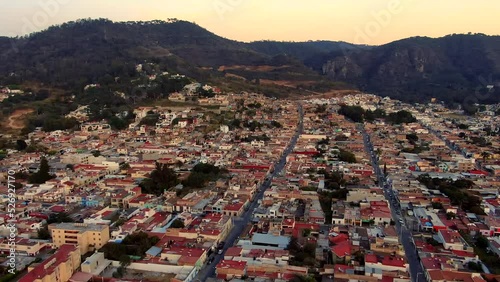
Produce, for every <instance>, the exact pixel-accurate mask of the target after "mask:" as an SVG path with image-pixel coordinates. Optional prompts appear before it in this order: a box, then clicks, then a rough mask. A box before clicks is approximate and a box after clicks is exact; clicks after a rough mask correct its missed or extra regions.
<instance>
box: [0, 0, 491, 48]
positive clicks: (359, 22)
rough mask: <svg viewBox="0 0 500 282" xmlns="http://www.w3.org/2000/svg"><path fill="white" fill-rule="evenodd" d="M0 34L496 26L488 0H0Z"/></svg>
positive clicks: (226, 33) (393, 33)
mask: <svg viewBox="0 0 500 282" xmlns="http://www.w3.org/2000/svg"><path fill="white" fill-rule="evenodd" d="M0 3H1V7H2V15H1V16H0V20H1V23H2V24H1V25H0V35H4V36H15V35H24V34H27V33H31V32H34V31H40V30H43V29H45V28H47V27H49V26H50V25H53V24H60V23H64V22H67V21H71V20H76V19H80V18H108V19H111V20H113V21H128V20H153V19H160V20H166V19H167V18H178V19H182V20H188V21H191V22H196V23H197V24H199V25H200V26H202V27H204V28H206V29H208V30H210V31H212V32H214V33H216V34H218V35H220V36H223V37H227V38H230V39H235V40H240V41H255V40H266V39H271V40H284V41H306V40H320V39H324V40H342V41H347V42H352V43H361V44H371V45H376V44H384V43H388V42H390V41H394V40H398V39H402V38H406V37H411V36H416V35H421V36H431V37H439V36H443V35H446V34H451V33H467V32H473V33H485V34H490V35H495V34H499V33H500V21H499V20H498V15H499V14H500V1H492V0H476V1H470V0H307V1H305V0H175V1H174V0H147V1H139V0H16V1H11V0H0Z"/></svg>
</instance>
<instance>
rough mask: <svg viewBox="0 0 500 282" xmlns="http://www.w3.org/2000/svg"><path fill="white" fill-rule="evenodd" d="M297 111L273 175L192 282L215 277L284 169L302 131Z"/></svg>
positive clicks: (301, 114)
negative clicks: (218, 268)
mask: <svg viewBox="0 0 500 282" xmlns="http://www.w3.org/2000/svg"><path fill="white" fill-rule="evenodd" d="M298 111H299V124H298V125H297V130H296V132H295V134H294V136H293V137H292V139H291V140H290V143H289V144H288V146H287V148H286V149H285V151H284V152H283V154H282V155H281V158H280V159H279V161H278V163H276V164H275V166H274V171H273V173H272V174H271V176H270V177H269V178H267V179H266V180H265V181H264V183H262V185H261V186H260V189H259V191H258V192H257V194H256V195H255V198H254V200H253V201H252V202H251V203H250V205H249V206H248V209H247V210H246V211H245V212H244V213H243V215H242V216H241V217H240V218H238V219H234V218H233V228H232V230H231V232H230V233H229V235H228V236H227V238H226V240H225V244H224V247H223V249H222V254H217V253H215V254H213V260H212V262H211V263H208V264H206V265H205V266H204V267H203V268H202V269H201V270H200V271H199V272H198V274H197V275H196V278H195V279H194V281H206V280H207V279H208V278H209V277H215V266H216V265H217V264H218V263H219V262H220V261H221V260H222V259H223V258H224V253H225V252H226V251H227V249H228V248H230V247H231V246H233V245H234V243H235V242H236V240H237V239H238V238H239V237H240V235H242V234H241V233H242V232H243V230H245V227H246V226H247V225H248V224H249V223H250V221H251V219H252V214H253V211H254V210H255V209H256V208H257V206H258V203H259V200H262V198H263V197H264V192H265V191H266V190H267V189H269V187H270V186H271V182H272V179H273V177H274V176H276V175H277V174H278V173H280V172H281V170H283V168H284V167H285V164H286V158H287V156H288V155H289V154H290V153H291V152H292V151H293V149H294V148H295V145H296V144H297V140H298V138H299V136H300V134H301V133H302V130H303V118H304V112H303V110H302V105H300V104H299V105H298Z"/></svg>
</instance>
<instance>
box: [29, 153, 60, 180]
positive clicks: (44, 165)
mask: <svg viewBox="0 0 500 282" xmlns="http://www.w3.org/2000/svg"><path fill="white" fill-rule="evenodd" d="M54 177H55V176H54V175H51V174H50V166H49V162H48V161H47V159H46V158H45V157H42V159H41V160H40V168H39V169H38V171H37V172H36V173H34V174H32V175H31V176H30V178H29V182H30V183H32V184H43V183H45V181H47V180H50V179H52V178H54Z"/></svg>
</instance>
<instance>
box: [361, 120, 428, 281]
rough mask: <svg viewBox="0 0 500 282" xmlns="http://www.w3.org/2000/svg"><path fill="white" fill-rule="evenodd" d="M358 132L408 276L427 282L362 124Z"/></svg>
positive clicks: (399, 210)
mask: <svg viewBox="0 0 500 282" xmlns="http://www.w3.org/2000/svg"><path fill="white" fill-rule="evenodd" d="M358 130H360V131H361V132H362V133H363V141H364V144H365V149H366V151H367V152H368V154H369V155H370V158H371V162H372V165H373V167H374V170H375V173H376V175H377V179H378V180H379V182H378V183H379V186H380V187H382V188H383V189H384V195H385V198H386V199H387V200H388V201H389V203H390V205H391V213H392V218H393V220H394V222H395V223H396V230H397V231H398V234H399V235H400V236H399V239H400V242H401V244H402V245H403V248H404V250H405V256H406V259H407V261H408V263H409V265H410V276H411V279H412V281H414V282H422V281H427V280H426V279H425V277H424V275H423V273H424V272H423V267H422V264H421V262H420V258H419V257H418V253H417V250H416V248H415V243H414V241H413V236H412V234H411V231H410V230H408V228H407V227H406V224H405V223H404V217H403V216H402V215H401V206H400V204H399V199H398V196H397V194H396V193H395V192H394V190H393V189H392V183H391V181H390V180H387V179H386V178H385V175H384V174H383V172H382V171H381V169H380V166H379V164H378V160H377V158H378V157H377V155H376V154H375V152H374V151H373V145H372V143H371V140H370V136H369V135H368V134H367V133H366V131H365V129H364V125H363V124H358Z"/></svg>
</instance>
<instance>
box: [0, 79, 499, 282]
mask: <svg viewBox="0 0 500 282" xmlns="http://www.w3.org/2000/svg"><path fill="white" fill-rule="evenodd" d="M94 87H98V85H89V86H88V88H94ZM198 89H203V91H210V93H212V94H213V95H209V96H207V97H203V98H200V97H199V95H200V94H199V93H200V92H199V90H198ZM8 93H9V92H8ZM192 98H196V99H194V100H195V101H197V104H193V103H185V102H186V101H187V100H191V99H192ZM169 100H171V101H173V102H175V103H180V104H172V105H169V106H149V107H137V108H136V109H135V110H134V111H133V116H134V120H133V121H131V123H130V124H129V125H128V126H127V127H126V128H125V129H123V130H115V129H113V128H112V126H110V124H108V123H107V122H106V121H102V122H95V121H94V122H90V121H88V116H87V111H86V109H85V107H82V108H79V109H77V110H76V111H74V112H72V113H71V114H70V115H71V117H73V118H76V119H78V120H79V121H80V122H81V125H80V127H79V130H77V131H70V130H55V131H44V130H40V129H37V130H35V131H34V132H32V133H30V134H29V136H28V137H29V138H28V139H27V140H22V142H19V143H21V145H23V143H25V144H24V145H25V146H20V147H24V148H19V150H13V149H9V151H8V152H7V156H6V157H5V158H4V159H2V160H1V161H0V162H1V167H2V170H3V171H2V175H3V176H2V177H3V182H4V183H7V174H8V173H9V175H10V172H15V174H14V175H13V176H15V184H13V185H15V187H16V189H15V192H16V194H15V197H16V201H15V212H13V216H11V215H10V212H8V211H7V210H8V209H7V204H8V203H9V198H8V197H7V195H8V192H7V191H8V189H9V188H10V185H9V186H7V185H6V184H3V186H1V187H0V189H2V191H3V192H4V193H3V194H2V195H5V196H4V198H3V206H4V207H5V209H4V211H3V212H2V213H1V217H0V218H1V219H2V221H1V223H2V225H1V226H0V232H1V235H2V237H3V239H1V240H2V242H1V243H0V247H1V251H2V253H3V254H4V258H6V257H7V254H9V250H10V245H9V243H8V242H7V238H9V237H12V236H13V235H11V234H12V232H11V229H10V225H9V224H10V223H14V224H15V227H16V234H15V236H14V237H15V246H16V261H17V262H16V268H17V269H16V270H17V271H18V273H17V276H18V279H19V280H18V281H23V282H24V281H26V282H28V281H43V282H44V281H73V282H86V281H187V282H190V281H242V280H247V281H248V280H253V281H299V280H296V279H307V278H308V277H310V278H316V279H320V280H319V281H382V282H386V281H394V282H403V281H457V280H456V279H460V281H471V282H479V281H498V280H500V276H498V275H499V274H500V268H499V267H498V266H497V264H496V262H497V261H498V256H499V255H500V240H499V239H498V235H499V234H500V213H499V211H500V208H499V207H500V200H499V199H500V195H499V193H498V185H499V181H500V180H499V179H500V178H499V175H500V163H499V161H498V160H499V159H500V151H498V148H500V144H499V143H500V139H499V138H498V131H499V127H498V126H499V124H500V120H499V117H498V116H495V114H494V112H495V110H496V109H494V108H487V109H484V110H483V111H481V112H479V113H478V114H477V115H475V116H474V117H470V116H465V115H463V113H462V112H461V111H460V110H450V109H447V108H445V107H444V106H443V105H441V104H439V103H430V104H425V105H423V104H422V105H418V104H417V105H409V104H405V103H402V102H400V101H397V100H392V99H389V98H381V97H378V96H375V95H370V94H356V95H342V96H339V97H334V98H321V99H315V98H314V99H307V100H284V99H281V100H277V99H274V98H269V97H265V96H263V95H260V94H253V93H246V92H243V93H238V94H236V93H223V92H222V91H220V90H219V89H217V88H215V87H211V86H208V85H205V86H202V85H201V84H196V83H195V84H190V85H187V86H185V87H184V89H183V90H182V91H179V92H176V93H175V94H172V95H170V96H169ZM184 103H185V104H184ZM488 107H491V106H488ZM128 114H129V113H124V115H128ZM8 263H9V260H8V259H4V262H3V267H8ZM294 279H295V280H294ZM300 281H304V280H300Z"/></svg>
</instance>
